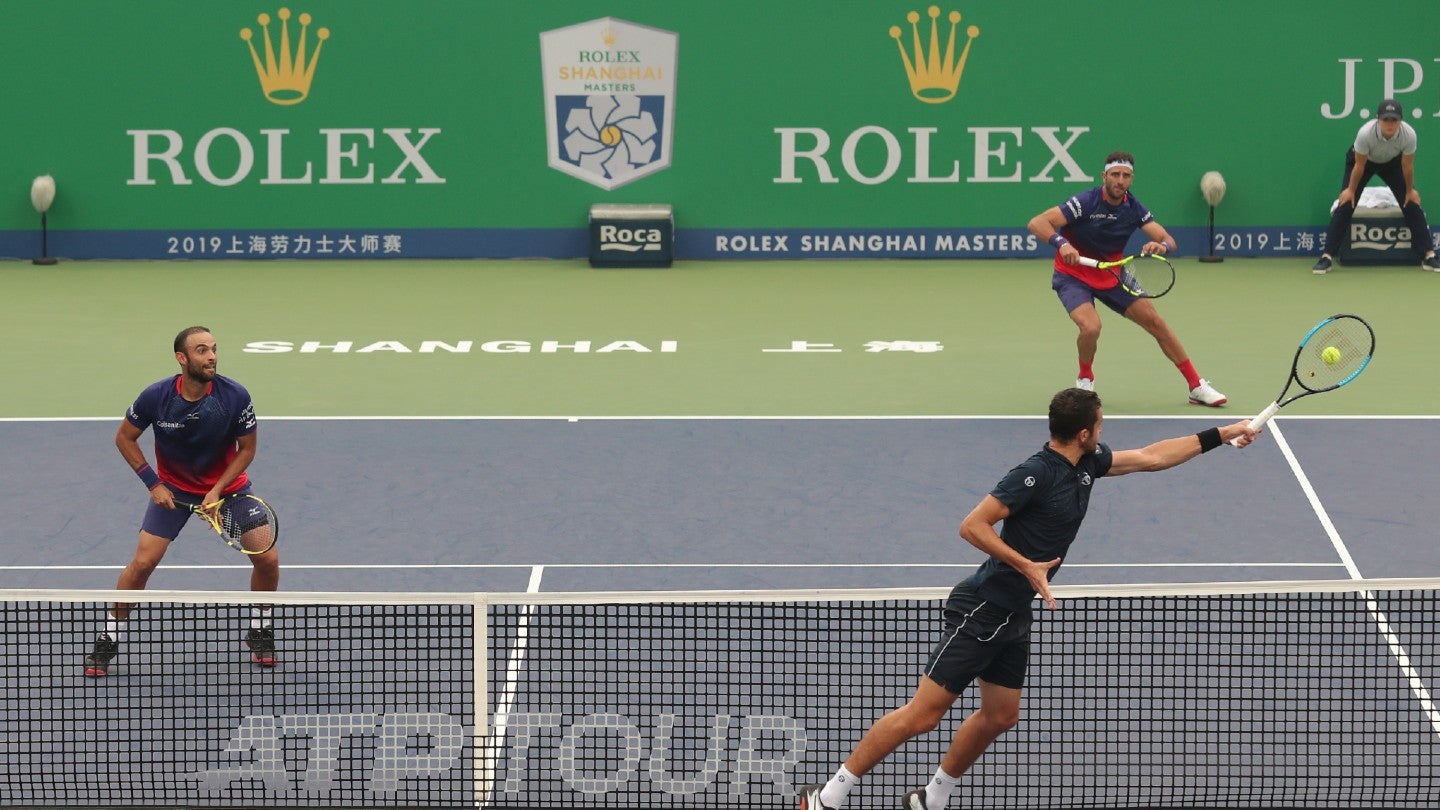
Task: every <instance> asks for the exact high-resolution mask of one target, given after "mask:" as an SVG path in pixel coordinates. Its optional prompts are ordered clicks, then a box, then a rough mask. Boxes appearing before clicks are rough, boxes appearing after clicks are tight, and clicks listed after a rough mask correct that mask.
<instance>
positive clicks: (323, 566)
mask: <svg viewBox="0 0 1440 810" xmlns="http://www.w3.org/2000/svg"><path fill="white" fill-rule="evenodd" d="M977 564H978V563H976V562H968V563H963V562H955V563H936V562H925V563H918V562H917V563H904V562H900V563H544V564H541V565H538V566H537V564H535V563H396V564H390V563H334V564H329V563H300V564H286V565H285V570H287V571H293V570H297V569H298V570H307V571H349V570H380V571H387V570H395V571H401V570H405V571H409V570H428V569H460V570H483V569H490V568H493V569H496V570H506V569H512V568H513V569H520V568H530V569H534V568H537V567H538V568H563V569H565V570H587V569H600V568H711V569H713V568H739V569H746V568H784V569H796V568H960V569H965V570H969V569H972V568H974V567H975V566H976V565H977ZM1342 565H1344V563H1338V562H1308V563H1307V562H1241V561H1237V562H1157V563H1067V564H1066V565H1065V567H1066V568H1067V569H1070V568H1339V567H1341V566H1342ZM124 567H125V566H124V565H115V564H109V565H0V571H119V570H121V569H123V568H124ZM250 567H251V566H249V565H247V564H241V565H189V564H186V565H166V564H164V563H161V564H160V569H163V570H166V571H214V570H230V569H233V570H237V571H248V570H250Z"/></svg>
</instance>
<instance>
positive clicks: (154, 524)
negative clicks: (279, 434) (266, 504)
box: [85, 326, 280, 677]
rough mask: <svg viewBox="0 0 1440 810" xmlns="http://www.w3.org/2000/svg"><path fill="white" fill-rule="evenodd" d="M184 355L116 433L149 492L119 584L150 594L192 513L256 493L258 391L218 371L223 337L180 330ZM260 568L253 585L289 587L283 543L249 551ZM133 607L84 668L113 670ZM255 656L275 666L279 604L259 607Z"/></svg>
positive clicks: (118, 607) (114, 614)
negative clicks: (150, 458) (274, 613)
mask: <svg viewBox="0 0 1440 810" xmlns="http://www.w3.org/2000/svg"><path fill="white" fill-rule="evenodd" d="M175 361H176V362H177V363H179V364H180V373H179V374H177V375H175V376H174V377H169V378H166V379H164V380H161V381H159V382H157V383H155V384H154V385H151V386H149V387H148V388H146V389H145V390H144V391H141V392H140V396H139V397H137V398H136V399H135V403H134V404H133V405H131V406H130V409H129V410H128V411H126V413H125V418H124V419H123V420H121V422H120V429H119V430H118V431H117V432H116V434H115V446H116V447H117V448H119V450H120V455H121V456H122V457H124V459H125V461H126V462H127V463H128V464H129V465H130V467H131V469H133V470H134V471H135V474H136V475H137V476H139V478H140V480H141V482H143V483H144V485H145V488H146V489H147V490H149V493H150V504H149V506H148V507H147V508H146V510H145V516H144V518H143V519H142V521H141V523H140V544H139V546H138V547H137V548H136V550H135V556H134V558H133V559H131V560H130V564H129V565H127V566H125V570H124V571H122V572H121V574H120V581H119V583H118V584H117V585H116V586H115V587H116V588H117V589H119V590H143V589H144V588H145V584H146V582H148V581H149V579H150V575H151V574H152V573H154V571H155V566H157V565H159V564H160V559H161V558H162V557H164V556H165V551H166V549H168V548H169V547H170V542H171V541H173V540H174V539H175V537H176V536H177V535H179V533H180V530H181V529H182V528H184V526H185V521H187V520H188V519H189V518H190V516H191V515H192V512H191V507H192V506H195V505H199V504H211V503H215V502H217V501H219V500H220V498H221V497H223V496H226V495H233V494H235V493H238V492H249V491H250V478H249V476H248V475H247V474H246V473H245V469H246V468H247V467H249V466H250V462H251V461H253V460H254V459H255V448H256V446H257V434H256V420H255V405H254V403H252V402H251V400H250V392H249V391H246V390H245V387H244V386H242V385H241V384H240V383H238V382H235V381H234V380H232V379H230V378H229V377H222V376H220V375H218V374H216V373H215V370H216V367H217V366H216V346H215V337H214V335H212V334H210V330H209V329H206V328H205V327H203V326H192V327H190V328H188V329H185V330H183V331H182V332H180V334H179V335H176V336H175ZM147 428H151V429H153V433H154V436H155V467H154V468H151V466H150V464H149V463H148V462H147V461H146V460H145V452H144V451H143V450H141V449H140V435H141V434H142V433H144V432H145V430H146V429H147ZM250 561H251V563H252V565H253V566H254V568H253V570H252V571H251V574H250V590H252V591H274V590H275V589H277V588H278V587H279V585H280V555H279V552H278V551H277V550H276V549H273V548H272V549H270V550H269V551H267V552H265V553H264V554H257V555H254V556H251V557H250ZM131 607H132V606H131V605H129V604H123V603H117V604H115V605H114V606H113V607H112V609H111V612H110V617H109V620H108V621H107V622H106V624H105V632H103V633H101V634H100V636H99V637H98V638H96V639H95V648H94V650H93V651H92V652H91V653H90V655H89V656H88V657H87V658H86V659H85V674H86V675H90V676H92V677H98V676H101V675H104V674H106V673H107V672H108V671H109V668H110V662H111V660H112V659H114V657H115V656H116V654H118V653H119V651H120V643H121V642H122V641H123V640H124V635H125V626H126V622H127V620H128V619H129V617H130V608H131ZM245 642H246V644H247V645H249V647H250V652H251V657H252V660H254V662H255V663H257V664H260V665H262V666H274V665H275V636H274V633H273V631H272V630H271V624H270V608H269V606H268V605H266V606H256V607H253V608H251V617H250V626H249V628H248V631H247V632H246V634H245Z"/></svg>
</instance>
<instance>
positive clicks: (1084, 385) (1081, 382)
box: [1075, 377, 1095, 391]
mask: <svg viewBox="0 0 1440 810" xmlns="http://www.w3.org/2000/svg"><path fill="white" fill-rule="evenodd" d="M1075 387H1076V388H1079V389H1080V390H1081V391H1094V390H1095V381H1094V380H1092V379H1090V378H1089V377H1076V378H1075Z"/></svg>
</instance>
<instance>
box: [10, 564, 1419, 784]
mask: <svg viewBox="0 0 1440 810" xmlns="http://www.w3.org/2000/svg"><path fill="white" fill-rule="evenodd" d="M1055 590H1056V595H1057V596H1058V597H1060V599H1061V609H1060V610H1058V611H1048V610H1045V611H1040V612H1039V613H1038V618H1037V622H1036V624H1035V627H1034V631H1033V632H1034V638H1033V642H1032V660H1031V670H1030V674H1029V679H1028V682H1027V686H1026V693H1025V698H1024V704H1023V709H1022V719H1021V723H1020V725H1019V726H1018V727H1017V728H1015V729H1013V730H1011V731H1010V732H1007V733H1006V734H1005V735H1003V736H1002V737H1001V738H1000V740H999V741H998V742H997V743H996V744H995V745H994V746H993V747H992V748H991V750H990V751H988V752H987V753H986V754H985V756H984V757H982V758H981V760H980V762H979V764H978V765H977V766H976V767H975V768H974V769H973V770H972V772H971V773H970V774H969V776H968V777H967V778H966V781H965V784H964V785H963V786H962V787H961V788H960V792H959V793H958V794H957V796H956V798H955V800H954V801H953V802H952V806H960V807H967V808H968V807H1052V808H1072V807H1217V808H1219V807H1259V806H1264V807H1295V808H1298V807H1406V808H1409V807H1436V806H1440V710H1437V707H1436V705H1435V703H1434V701H1433V700H1432V694H1433V690H1434V689H1435V685H1436V679H1437V675H1440V649H1437V636H1440V632H1437V631H1440V627H1437V618H1436V617H1437V615H1440V604H1437V594H1440V580H1369V581H1357V582H1341V581H1315V582H1285V583H1248V584H1207V585H1199V586H1184V585H1164V586H1150V587H1145V586H1124V587H1120V588H1103V587H1097V586H1071V587H1060V588H1056V589H1055ZM945 594H946V591H945V590H943V589H887V590H878V591H849V590H846V591H770V592H733V593H727V592H718V591H714V592H690V593H663V594H662V593H641V592H637V593H599V594H597V593H572V594H483V593H477V594H410V595H407V594H394V593H325V594H319V593H317V594H297V593H291V594H277V595H275V597H274V599H273V602H274V603H275V607H274V611H273V614H274V616H275V635H276V639H277V644H278V648H279V664H278V666H276V667H274V668H263V667H258V666H256V665H255V664H253V663H252V662H251V660H250V657H249V654H248V653H247V652H246V650H245V648H244V645H243V643H242V641H241V640H242V638H243V635H244V632H245V629H246V627H247V626H248V625H247V622H248V621H249V617H250V608H249V602H251V601H252V600H253V599H254V597H253V596H252V595H251V594H248V593H232V592H224V593H194V592H176V591H147V592H145V593H144V594H143V595H139V594H135V593H119V592H111V591H76V592H64V591H35V590H24V591H13V590H12V591H0V609H3V611H4V618H5V621H4V633H3V638H0V649H3V654H4V660H5V667H4V668H3V670H0V672H3V674H0V682H3V697H0V719H3V723H0V774H3V775H0V805H3V806H27V807H28V806H38V807H46V806H69V807H75V806H81V807H83V806H95V807H99V806H106V807H113V806H125V807H235V806H268V807H394V806H407V807H408V806H425V807H496V808H512V807H513V808H549V807H557V808H559V807H566V808H569V807H625V808H662V807H665V808H668V807H672V806H675V805H685V806H703V807H716V808H759V807H765V808H777V807H778V808H785V807H792V806H793V803H794V794H795V792H796V790H797V789H798V788H799V787H800V786H802V785H804V784H806V783H809V782H818V781H824V780H825V779H826V778H827V777H828V776H829V775H830V774H832V773H833V772H834V771H835V769H836V768H837V767H838V766H839V765H840V763H841V762H843V760H844V758H845V756H846V755H847V754H848V753H849V751H850V750H851V748H852V747H853V746H854V744H855V743H856V742H857V741H858V740H859V738H860V736H861V734H863V733H864V731H865V730H866V729H867V728H868V727H869V725H870V724H871V723H872V722H873V721H874V720H875V719H876V718H878V717H879V716H880V715H881V714H883V713H884V712H886V711H888V710H890V709H892V708H895V707H897V706H899V705H901V704H902V703H904V702H905V701H906V700H907V699H908V698H909V697H910V694H911V692H912V691H913V690H914V687H915V684H916V681H917V678H918V676H919V672H920V668H921V666H922V665H923V663H924V661H925V659H926V657H927V655H928V653H929V650H930V647H931V645H932V644H933V643H934V641H935V640H936V638H937V637H938V632H939V629H940V610H939V607H940V604H941V603H942V601H943V599H944V596H945ZM136 598H139V599H142V600H143V603H142V604H141V606H140V607H139V608H138V609H137V611H136V614H135V616H134V617H132V619H131V620H130V622H128V625H127V627H126V630H125V633H124V636H123V638H122V640H121V650H120V653H119V655H118V656H117V658H116V659H115V661H114V664H113V666H112V668H111V670H110V672H109V674H107V675H106V676H104V677H102V678H87V677H86V676H85V674H84V663H83V662H84V658H85V656H86V653H87V652H88V651H89V649H90V644H91V641H92V640H93V638H94V636H95V634H96V633H97V632H98V630H99V629H100V628H101V626H102V623H103V620H104V614H105V609H106V605H107V603H108V602H109V601H112V600H118V599H136ZM976 702H977V696H976V695H975V694H974V690H971V691H970V692H968V693H967V694H966V695H965V696H964V697H962V698H961V700H960V702H959V704H957V707H956V710H955V711H953V712H952V713H951V714H950V715H949V716H948V717H947V718H946V721H945V722H944V723H943V724H942V727H941V728H940V729H939V730H936V731H935V732H932V733H930V734H925V735H921V736H920V737H918V738H916V739H915V740H912V741H911V742H909V743H907V744H906V745H905V746H903V747H902V748H901V749H900V750H899V751H897V752H896V753H895V755H893V756H892V757H891V758H890V759H888V760H887V761H886V762H884V763H882V764H881V765H880V766H879V767H878V768H877V769H876V770H874V771H872V772H871V773H870V774H869V775H867V777H866V778H865V781H864V784H863V785H862V786H861V788H860V789H859V790H858V791H857V793H856V794H854V795H853V796H852V800H851V803H850V804H849V805H848V807H849V808H873V807H893V806H894V805H895V803H896V801H897V800H898V798H899V797H900V796H901V795H902V794H903V793H904V792H905V791H907V790H909V789H911V788H914V787H918V786H921V785H923V784H924V783H925V781H926V780H927V779H928V778H929V776H930V775H931V774H932V773H933V772H934V769H935V767H936V765H937V764H938V762H939V759H940V756H941V754H942V753H943V750H944V747H945V745H946V744H947V743H948V740H949V738H950V735H951V733H953V731H954V728H955V726H956V724H958V723H959V721H960V719H961V718H962V717H963V716H964V714H965V713H968V711H969V710H970V709H972V708H974V706H975V704H976Z"/></svg>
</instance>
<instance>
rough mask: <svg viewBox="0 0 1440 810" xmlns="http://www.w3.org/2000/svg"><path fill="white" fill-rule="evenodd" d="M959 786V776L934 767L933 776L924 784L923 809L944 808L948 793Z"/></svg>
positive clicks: (947, 800)
mask: <svg viewBox="0 0 1440 810" xmlns="http://www.w3.org/2000/svg"><path fill="white" fill-rule="evenodd" d="M959 786H960V777H958V776H951V775H950V774H948V773H946V772H945V770H944V769H943V768H936V769H935V776H934V777H932V778H931V779H930V783H929V784H927V785H926V786H925V810H945V805H946V804H947V803H948V802H949V801H950V793H951V792H952V791H954V790H955V788H957V787H959Z"/></svg>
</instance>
